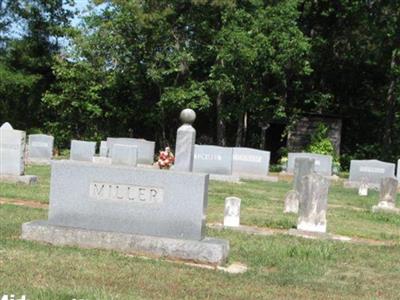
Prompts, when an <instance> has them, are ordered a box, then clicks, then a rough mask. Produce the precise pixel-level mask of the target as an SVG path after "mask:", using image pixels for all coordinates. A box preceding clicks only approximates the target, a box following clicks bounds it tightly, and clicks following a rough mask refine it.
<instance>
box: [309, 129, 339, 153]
mask: <svg viewBox="0 0 400 300" xmlns="http://www.w3.org/2000/svg"><path fill="white" fill-rule="evenodd" d="M307 152H311V153H318V154H324V155H332V156H335V149H334V148H333V143H332V141H331V140H330V139H329V137H328V127H327V126H326V125H325V124H323V123H319V124H318V125H317V128H316V129H315V131H314V132H313V134H312V135H311V141H310V144H309V145H308V146H307Z"/></svg>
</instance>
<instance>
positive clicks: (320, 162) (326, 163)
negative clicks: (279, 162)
mask: <svg viewBox="0 0 400 300" xmlns="http://www.w3.org/2000/svg"><path fill="white" fill-rule="evenodd" d="M296 158H313V159H314V160H315V172H316V173H317V174H320V175H323V176H332V156H330V155H322V154H315V153H303V152H297V153H289V154H288V168H287V169H288V173H293V172H294V162H295V160H296Z"/></svg>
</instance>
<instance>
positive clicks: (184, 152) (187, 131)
mask: <svg viewBox="0 0 400 300" xmlns="http://www.w3.org/2000/svg"><path fill="white" fill-rule="evenodd" d="M180 119H181V121H182V123H183V125H182V126H181V127H179V128H178V131H177V134H176V146H175V165H174V170H176V171H185V172H192V171H193V159H194V145H195V142H196V130H195V129H194V128H193V126H192V124H193V122H194V121H195V119H196V113H195V112H194V111H193V110H191V109H188V108H187V109H184V110H182V112H181V115H180Z"/></svg>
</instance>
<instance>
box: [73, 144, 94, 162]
mask: <svg viewBox="0 0 400 300" xmlns="http://www.w3.org/2000/svg"><path fill="white" fill-rule="evenodd" d="M95 153H96V142H87V141H77V140H72V141H71V151H70V159H71V160H78V161H90V162H91V161H93V157H94V155H95Z"/></svg>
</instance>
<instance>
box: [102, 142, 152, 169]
mask: <svg viewBox="0 0 400 300" xmlns="http://www.w3.org/2000/svg"><path fill="white" fill-rule="evenodd" d="M114 144H120V145H131V146H137V147H138V164H147V165H152V164H153V163H154V151H155V142H152V141H147V140H144V139H134V138H112V137H109V138H107V147H108V155H109V156H111V157H112V151H113V146H114Z"/></svg>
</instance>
